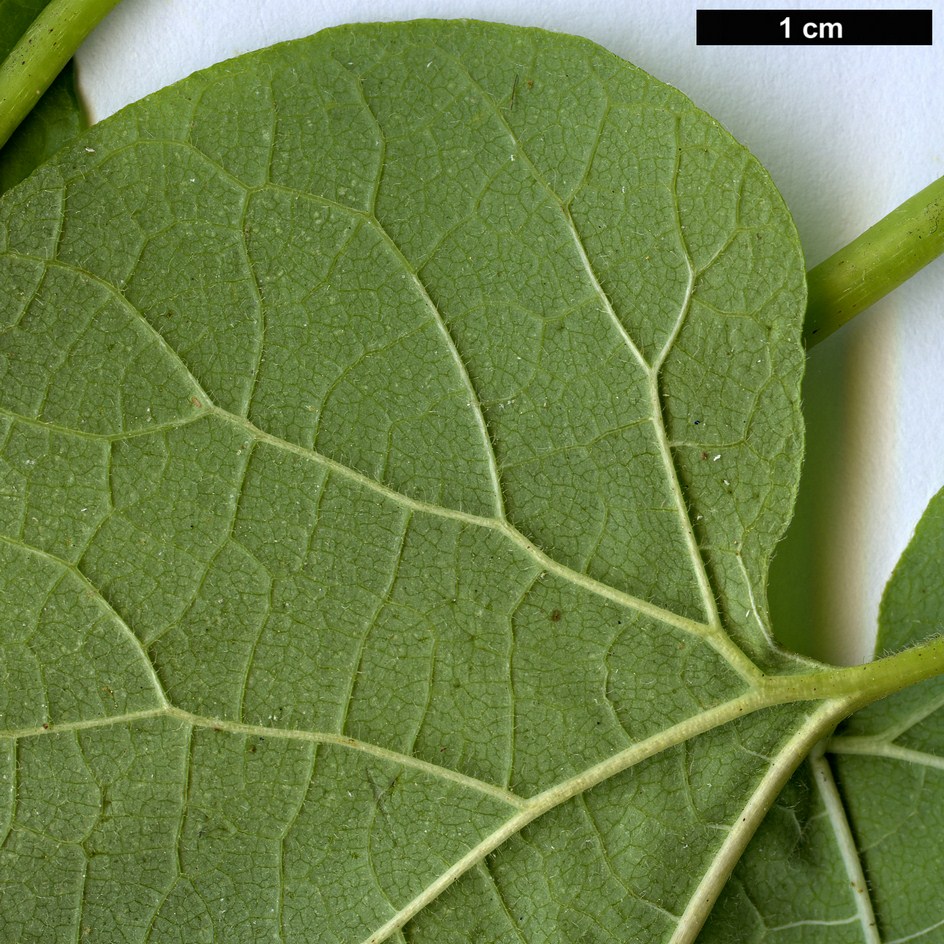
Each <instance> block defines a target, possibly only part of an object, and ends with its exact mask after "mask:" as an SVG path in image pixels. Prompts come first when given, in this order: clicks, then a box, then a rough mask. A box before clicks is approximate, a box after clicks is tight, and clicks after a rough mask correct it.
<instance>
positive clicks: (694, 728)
mask: <svg viewBox="0 0 944 944" xmlns="http://www.w3.org/2000/svg"><path fill="white" fill-rule="evenodd" d="M847 702H848V699H847V700H845V701H842V702H838V701H834V702H827V703H826V704H825V705H823V706H822V707H820V708H819V709H818V710H817V711H816V712H815V713H814V715H813V716H812V717H811V718H810V719H809V720H808V721H807V722H806V724H804V725H803V727H802V728H801V730H800V732H799V733H798V734H797V735H795V736H794V737H793V738H792V739H791V741H790V743H789V744H788V746H787V748H785V749H784V751H783V752H781V754H780V755H778V757H777V758H776V760H775V761H774V763H773V764H772V765H771V770H770V771H769V772H768V773H767V775H765V777H764V778H763V780H762V782H761V786H760V787H759V788H758V791H756V792H755V794H754V795H753V796H752V798H751V801H750V803H749V804H748V807H747V808H746V812H745V815H744V818H743V819H742V820H741V821H740V822H739V826H740V824H741V823H743V826H740V829H741V832H740V833H739V835H738V836H737V837H736V838H735V841H732V840H731V837H730V834H729V839H728V840H726V841H725V843H724V845H723V846H722V850H721V851H720V852H719V855H718V857H717V858H716V861H715V863H714V864H713V866H712V869H711V870H709V873H708V875H707V876H706V882H703V883H702V886H699V892H700V893H701V897H700V899H699V901H700V902H702V903H703V904H707V907H708V908H710V904H713V903H714V899H715V897H716V896H717V894H718V892H719V891H720V889H721V887H722V886H723V884H724V882H725V881H726V879H727V876H728V874H729V873H730V869H731V868H732V867H733V865H734V863H735V862H736V861H737V857H738V856H739V855H740V852H741V851H742V850H743V846H745V845H746V844H747V841H748V839H749V838H750V835H752V834H753V832H754V830H755V829H756V827H757V824H758V823H759V821H760V819H761V818H762V817H763V815H764V814H765V813H766V807H767V804H768V803H769V801H770V799H772V796H773V795H774V794H775V793H776V791H778V790H779V789H780V787H781V786H783V783H785V782H786V780H787V778H788V777H789V776H790V774H791V773H792V772H793V770H794V768H795V767H796V764H797V763H799V760H800V759H801V758H802V757H803V756H804V754H805V753H806V751H807V750H809V747H810V745H811V743H815V741H816V740H818V739H819V738H821V737H822V735H823V733H824V728H828V727H829V726H830V724H833V723H835V720H836V719H837V718H838V717H839V716H840V715H841V714H842V713H843V712H844V711H845V710H846V707H847ZM772 704H773V702H772V701H771V698H770V696H769V695H765V694H764V693H763V692H761V691H759V690H754V691H750V692H748V693H747V694H745V695H742V696H740V697H739V698H735V699H732V700H731V701H728V702H724V703H723V704H721V705H718V706H717V707H716V708H713V709H711V710H709V711H705V712H702V713H701V714H700V715H696V716H694V717H692V718H687V719H686V720H685V721H682V722H680V723H679V724H676V725H673V726H672V727H671V728H667V729H666V730H665V731H661V732H660V733H659V734H656V735H653V736H652V737H650V738H647V739H645V740H644V741H640V742H639V743H637V744H634V745H633V746H632V747H629V748H626V750H624V751H620V752H619V753H618V754H614V755H613V756H612V757H609V758H607V759H606V760H605V761H602V762H601V763H599V764H596V765H594V766H593V767H590V768H588V769H587V770H585V771H584V772H583V773H581V774H578V775H577V776H575V777H571V778H569V779H568V780H565V781H563V782H562V783H559V784H557V785H555V786H553V787H551V788H549V789H548V790H545V791H544V792H543V793H539V794H537V796H535V797H533V798H532V799H530V800H528V801H526V804H525V806H524V807H523V808H522V809H521V810H520V812H518V813H516V814H515V815H514V816H512V817H511V818H510V819H508V820H506V821H505V822H504V823H503V824H502V825H501V826H500V827H499V828H498V829H496V830H494V831H493V832H492V833H490V834H489V835H488V836H486V837H485V838H484V839H482V840H481V841H480V842H479V843H478V844H477V845H476V846H474V847H473V848H472V849H470V850H469V851H468V852H467V853H466V854H465V855H464V856H463V857H462V858H461V859H458V860H457V861H456V862H455V863H454V864H453V865H452V866H451V867H450V868H449V869H447V870H446V871H445V872H443V873H442V874H441V875H440V876H439V877H438V878H437V879H436V880H435V881H433V882H431V883H430V884H429V885H428V886H427V887H426V888H425V889H423V891H422V892H420V894H418V895H417V896H416V897H415V898H413V899H412V901H410V902H408V903H407V904H406V905H404V906H403V907H402V908H401V909H400V910H399V911H398V912H397V913H396V914H395V915H393V916H392V917H391V918H390V919H389V920H388V921H386V922H385V923H384V924H383V925H382V926H381V927H379V928H378V929H377V930H376V931H374V932H373V933H372V934H370V935H369V936H368V937H366V938H365V939H364V940H363V941H362V942H361V944H381V942H382V941H385V940H387V938H389V937H390V936H391V935H392V934H394V933H396V932H397V931H398V930H400V929H401V928H402V927H403V926H404V925H405V924H406V923H407V922H408V921H410V920H411V919H412V918H414V917H415V916H416V915H417V914H419V913H420V912H421V911H422V910H423V909H424V908H425V907H426V906H427V905H429V904H430V903H431V902H433V901H434V900H435V899H436V898H438V897H439V895H441V894H442V893H443V892H444V891H445V890H446V889H447V888H448V887H449V886H450V885H452V883H453V882H455V881H456V880H457V879H459V878H460V877H461V876H462V875H464V874H465V873H466V872H467V871H469V869H471V868H473V867H474V866H475V865H477V864H478V863H479V862H481V861H482V860H484V859H485V857H486V856H488V855H489V854H490V853H492V852H494V851H495V849H497V848H498V847H499V846H501V845H502V844H503V843H505V842H507V841H508V840H509V839H510V838H511V837H512V836H514V835H516V834H517V833H519V832H520V831H521V830H522V829H524V827H525V826H527V825H528V824H529V823H532V822H534V820H536V819H538V818H539V817H541V816H543V815H544V814H545V813H548V812H550V811H551V810H553V809H554V808H556V807H558V806H560V805H561V804H562V803H565V802H566V801H567V800H570V799H572V798H573V797H575V796H578V795H579V794H582V793H584V792H586V791H587V790H589V789H591V788H592V787H595V786H597V785H598V784H600V783H602V782H603V781H605V780H609V779H610V778H611V777H615V776H616V775H617V774H620V773H622V772H623V771H624V770H628V769H629V768H630V767H633V766H635V765H636V764H638V763H641V762H642V761H644V760H646V759H647V758H649V757H652V756H654V755H656V754H660V753H662V752H663V751H666V750H668V749H669V748H672V747H675V746H676V745H678V744H681V743H682V742H683V741H687V740H689V739H691V738H693V737H697V736H698V735H700V734H705V733H706V732H708V731H710V730H712V729H713V728H717V727H719V726H721V725H723V724H727V723H729V722H731V721H733V720H735V719H737V718H741V717H745V716H747V715H748V714H751V713H753V712H755V711H757V710H759V709H761V708H768V707H771V705H772ZM839 706H841V707H839ZM824 719H825V720H824ZM732 832H734V833H738V829H735V830H733V831H732ZM735 852H736V853H737V854H736V855H735ZM719 863H720V868H719ZM722 870H723V874H722ZM703 886H707V887H703ZM709 898H710V903H709ZM693 901H695V899H694V898H693ZM705 914H707V909H706V910H705ZM686 916H687V917H686ZM696 918H697V916H692V915H689V914H688V912H686V914H685V915H683V916H682V919H681V921H680V923H679V926H678V927H679V928H682V927H683V925H684V926H685V927H686V928H687V929H688V930H689V931H691V930H693V929H694V931H693V933H692V934H691V935H689V934H688V933H685V934H682V935H681V936H679V934H678V931H677V932H676V935H675V936H673V938H672V944H688V942H689V941H691V940H693V939H694V935H695V934H697V930H698V928H700V926H701V925H700V924H699V925H698V927H697V928H696V927H695V926H694V924H693V923H692V922H693V921H694V920H695V919H696ZM701 920H702V921H703V920H704V918H703V917H702V919H701Z"/></svg>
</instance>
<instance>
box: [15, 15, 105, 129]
mask: <svg viewBox="0 0 944 944" xmlns="http://www.w3.org/2000/svg"><path fill="white" fill-rule="evenodd" d="M118 2H119V0H53V2H52V3H50V4H48V5H47V6H46V7H45V9H44V10H43V12H42V13H40V15H39V16H38V17H37V18H36V19H35V20H34V21H33V23H32V25H31V26H30V28H29V29H28V30H27V31H26V32H25V33H24V34H23V37H22V38H21V39H20V41H19V42H18V43H17V44H16V46H14V47H13V49H12V51H11V52H10V55H9V56H7V58H6V59H5V60H4V61H3V63H2V64H0V147H3V145H4V144H6V142H7V140H9V138H10V135H11V134H13V132H14V131H15V130H16V129H17V127H18V126H19V124H20V122H21V121H22V120H23V119H24V118H25V117H26V116H27V115H28V114H29V113H30V111H32V109H33V106H34V105H35V104H36V103H37V102H38V101H39V98H40V96H41V95H42V94H43V92H45V91H46V89H47V88H49V86H50V84H51V83H52V81H53V79H55V77H56V76H57V75H58V74H59V73H60V72H61V71H62V69H63V67H64V66H65V64H66V63H67V62H68V61H69V60H70V59H71V58H72V55H73V53H74V52H75V51H76V49H78V48H79V46H80V45H81V43H82V41H83V40H84V39H85V37H86V36H88V34H89V33H91V32H92V30H93V29H94V28H95V27H96V26H97V25H98V23H100V22H101V20H102V19H104V17H105V15H106V14H107V13H109V12H110V11H111V10H112V8H113V7H115V6H117V4H118Z"/></svg>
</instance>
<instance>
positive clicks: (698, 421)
mask: <svg viewBox="0 0 944 944" xmlns="http://www.w3.org/2000/svg"><path fill="white" fill-rule="evenodd" d="M0 248H2V250H3V255H2V262H0V319H2V320H0V325H2V329H0V373H2V381H0V443H2V455H0V459H2V464H0V559H2V563H0V568H2V572H3V574H4V581H3V584H2V588H0V608H2V614H0V618H2V622H0V626H2V627H3V628H2V630H0V632H2V633H3V635H2V637H0V640H2V648H0V659H2V661H0V673H2V676H0V680H2V684H0V731H2V739H0V810H2V817H0V822H2V824H3V825H2V827H0V830H2V832H3V835H4V837H5V838H4V839H3V844H2V848H0V876H2V877H0V940H4V941H8V940H9V941H14V940H16V941H33V940H35V941H43V942H49V941H75V940H82V941H87V942H99V941H100V942H113V941H116V940H123V941H149V942H158V941H160V942H163V941H187V942H199V941H217V940H225V941H227V942H230V941H273V940H276V941H278V940H281V941H286V942H288V941H306V942H307V941H313V940H314V941H325V942H335V941H337V942H352V944H358V942H362V941H368V940H380V939H382V938H385V937H386V938H389V939H392V940H398V941H405V940H409V941H411V942H423V941H437V942H442V941H457V942H460V941H461V942H473V941H488V942H505V941H508V942H513V941H514V942H522V941H525V942H532V941H533V942H538V941H564V940H566V941H587V942H589V941H601V942H602V941H620V942H623V941H627V940H629V941H640V942H650V941H652V942H656V941H670V940H671V941H673V942H674V944H681V942H682V941H690V940H692V939H693V938H694V937H695V935H696V934H697V931H698V927H699V926H700V924H701V921H702V920H703V918H704V912H705V910H706V909H707V907H708V905H709V904H710V901H711V900H713V898H714V896H715V895H716V894H717V892H718V890H719V889H720V887H721V886H722V885H723V883H724V880H725V877H726V876H727V874H728V872H729V871H730V868H731V864H732V863H733V861H734V859H736V857H737V853H738V852H739V850H740V849H741V848H742V847H743V845H744V843H746V841H747V839H748V837H749V835H750V833H751V832H752V831H753V829H754V828H756V825H757V823H758V822H759V819H760V818H761V817H762V815H763V812H764V810H765V809H766V807H767V806H768V805H769V803H770V802H772V800H773V798H774V797H775V796H776V793H777V791H778V790H779V788H780V786H781V785H782V783H783V782H784V780H785V779H786V777H787V776H788V775H789V773H790V771H791V770H792V768H793V767H794V766H795V765H796V763H797V762H798V761H799V760H800V758H801V757H802V756H803V755H804V754H805V753H806V752H807V751H808V750H809V748H810V747H811V746H812V744H813V743H815V741H816V740H817V739H818V738H819V737H820V736H821V735H822V733H823V732H824V731H826V730H828V729H829V728H830V727H831V725H832V724H833V723H834V722H835V720H836V717H835V716H834V715H835V713H833V714H832V715H831V714H830V713H829V712H828V711H826V712H824V710H823V709H821V708H817V707H816V706H810V705H803V704H799V705H780V706H773V705H767V706H766V707H765V706H764V705H762V704H759V703H758V702H757V700H756V698H754V700H753V701H752V700H751V699H752V696H754V695H756V691H757V689H756V686H757V682H758V678H759V677H760V669H761V668H762V669H763V670H764V671H768V672H778V671H790V670H791V667H792V663H791V661H790V659H789V658H788V657H786V656H783V655H782V654H779V653H777V652H776V650H775V649H774V648H773V646H772V645H771V644H770V642H769V633H768V630H767V626H766V608H765V592H764V590H765V579H766V578H765V575H766V571H767V565H768V562H769V559H770V555H771V552H772V549H773V546H774V544H775V542H776V541H777V539H778V538H779V536H780V534H781V533H782V531H783V529H784V527H785V524H786V521H787V519H788V517H789V513H790V508H791V507H792V500H793V496H794V494H795V490H796V484H797V478H798V473H799V462H800V454H801V449H802V429H801V421H800V415H799V381H800V376H801V372H802V364H803V354H802V350H801V347H800V344H799V329H800V323H801V318H802V313H803V307H804V301H805V295H804V291H805V290H804V280H803V261H802V256H801V253H800V250H799V246H798V242H797V238H796V234H795V231H794V228H793V225H792V222H791V220H790V218H789V215H788V213H787V211H786V209H785V208H784V206H783V203H782V201H781V199H780V197H779V195H778V194H777V192H776V190H775V188H774V187H773V185H772V183H771V182H770V180H769V178H768V177H767V175H766V174H765V172H764V171H763V169H762V168H761V167H760V166H759V165H758V164H757V162H756V161H755V160H754V159H753V158H752V157H751V156H750V155H749V154H748V153H747V152H746V151H745V150H744V149H743V148H742V147H741V146H740V145H738V144H737V143H736V142H734V141H733V140H732V139H731V138H730V136H729V135H728V134H727V133H726V132H724V131H723V129H721V128H720V126H719V125H718V124H717V123H716V122H715V121H713V120H712V119H711V118H710V117H708V116H707V115H705V114H704V113H702V112H700V111H698V110H697V109H695V108H694V106H693V105H692V104H691V103H690V102H689V101H688V100H687V99H686V98H684V97H683V96H682V95H681V94H680V93H678V92H676V91H675V90H673V89H670V88H668V87H666V86H664V85H662V84H661V83H659V82H657V81H655V80H654V79H652V78H651V77H650V76H648V75H646V74H645V73H643V72H641V71H639V70H637V69H635V68H634V67H632V66H630V65H628V64H627V63H625V62H622V61H621V60H618V59H617V58H615V57H613V56H612V55H610V54H608V53H606V52H605V51H603V50H601V49H599V48H598V47H596V46H594V45H592V44H590V43H588V42H586V41H583V40H578V39H575V38H571V37H562V36H554V35H551V34H547V33H543V32H540V31H535V30H521V29H513V28H508V27H498V26H490V25H485V24H470V23H456V24H443V23H433V22H429V23H419V24H407V25H386V26H357V27H348V28H342V29H339V30H333V31H329V32H326V33H323V34H319V35H318V36H317V37H314V38H312V39H310V40H304V41H299V42H294V43H289V44H285V45H282V46H278V47H274V48H273V49H270V50H266V51H264V52H262V53H257V54H252V55H250V56H245V57H242V58H240V59H238V60H234V61H232V62H229V63H225V64H223V65H220V66H215V67H214V68H212V69H210V70H208V71H207V72H204V73H201V74H199V75H197V76H194V77H192V78H190V79H188V80H186V81H185V82H183V83H180V84H178V85H176V86H174V87H172V88H170V89H167V90H164V91H163V92H161V93H158V94H157V95H155V96H152V97H151V98H149V99H147V100H145V101H144V102H143V103H139V104H138V105H135V106H132V107H131V108H129V109H127V110H125V111H124V112H123V113H121V114H120V115H119V116H117V117H115V118H113V119H110V120H109V121H107V122H104V123H103V124H102V125H101V126H99V127H98V128H96V129H93V131H92V132H91V133H90V134H88V135H87V136H85V137H84V138H83V139H82V140H81V141H80V142H79V144H78V145H76V146H75V147H74V148H73V149H71V150H67V151H65V152H63V153H62V154H60V155H59V156H58V157H56V158H55V159H54V160H53V161H52V162H50V163H48V164H46V165H44V166H43V167H42V168H41V169H40V170H39V171H38V172H37V173H35V174H34V175H33V176H32V177H30V178H29V179H28V180H27V181H26V182H25V183H23V184H22V185H20V186H19V187H17V188H15V189H13V190H12V191H11V192H10V193H9V194H8V195H7V197H6V198H5V199H4V201H3V202H2V203H0ZM758 667H760V668H758ZM847 903H848V905H849V908H850V909H854V907H855V896H854V895H853V894H852V892H849V894H848V902H847ZM725 939H726V940H727V939H730V940H738V937H737V933H735V935H734V937H733V938H731V937H729V938H725ZM778 940H780V938H778ZM784 940H786V938H784Z"/></svg>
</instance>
